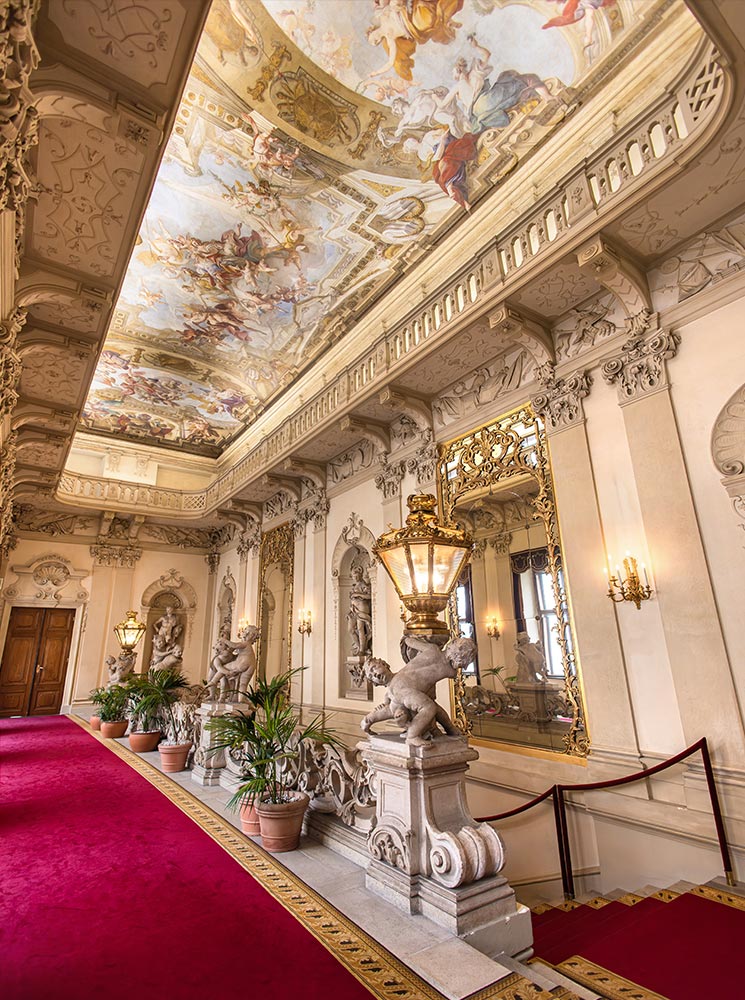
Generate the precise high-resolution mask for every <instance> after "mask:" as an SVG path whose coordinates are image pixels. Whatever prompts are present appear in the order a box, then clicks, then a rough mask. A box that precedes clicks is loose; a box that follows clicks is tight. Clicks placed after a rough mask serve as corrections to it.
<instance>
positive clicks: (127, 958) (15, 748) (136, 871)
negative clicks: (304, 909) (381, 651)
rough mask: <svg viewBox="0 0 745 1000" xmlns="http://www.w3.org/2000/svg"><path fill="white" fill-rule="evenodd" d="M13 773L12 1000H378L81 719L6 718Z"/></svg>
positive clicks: (1, 925) (4, 925) (0, 952)
mask: <svg viewBox="0 0 745 1000" xmlns="http://www.w3.org/2000/svg"><path fill="white" fill-rule="evenodd" d="M0 768H1V770H0V789H2V805H1V806H0V829H1V830H2V856H3V866H2V868H3V874H2V891H1V892H0V896H1V900H2V901H1V903H0V906H1V908H2V909H1V910H0V912H2V916H1V917H0V970H1V971H0V994H1V995H2V997H3V998H4V1000H20V998H23V1000H36V998H45V1000H46V998H52V997H54V998H55V1000H68V998H70V1000H72V998H76V1000H80V998H87V997H92V996H101V997H103V998H105V1000H119V998H125V997H126V998H127V1000H132V997H133V996H134V997H137V998H139V1000H150V998H158V1000H181V998H184V1000H186V998H189V1000H196V998H199V1000H232V998H233V997H235V998H238V997H240V998H246V1000H265V998H266V1000H269V998H271V1000H322V998H323V1000H329V998H333V1000H365V998H367V1000H369V998H370V995H371V993H370V992H368V990H367V989H366V988H365V987H364V986H363V985H362V984H361V983H360V982H358V980H357V979H355V978H354V976H353V975H352V974H351V972H349V971H348V970H347V969H346V968H345V967H344V966H343V965H342V964H341V963H340V962H339V961H337V960H336V959H335V958H334V957H333V956H332V955H331V954H330V953H329V952H328V951H327V950H326V949H325V948H324V947H323V945H322V944H321V943H320V942H319V941H318V940H316V938H315V937H313V935H312V934H311V933H310V932H309V931H307V930H306V929H305V928H304V927H303V926H302V925H301V924H300V923H299V922H298V921H297V920H295V918H294V917H293V916H292V915H291V914H290V913H288V912H287V911H286V910H285V909H284V908H283V907H282V906H281V905H280V903H279V902H278V901H277V900H275V899H274V898H272V896H271V895H270V894H269V893H268V892H267V891H266V890H264V889H263V888H262V886H261V885H260V884H259V883H258V882H257V881H255V880H254V879H253V878H252V877H251V876H250V875H249V874H248V873H247V872H246V871H244V869H243V868H242V867H241V866H240V865H239V864H238V863H237V862H236V861H234V860H233V858H231V857H230V855H228V854H227V853H226V852H225V851H224V850H223V849H222V848H221V847H220V846H218V844H216V843H215V842H214V841H213V840H212V839H211V838H210V837H209V836H208V835H207V834H206V833H205V832H204V831H203V830H201V829H200V828H199V827H198V826H197V825H196V824H195V823H193V822H192V821H191V820H190V819H189V818H188V817H187V816H186V815H184V813H182V812H181V811H180V810H179V809H178V808H177V807H176V806H175V805H174V804H173V803H171V802H169V801H168V800H167V799H166V798H165V796H163V795H162V794H161V793H160V792H159V791H158V790H157V789H155V788H153V787H152V786H151V785H150V784H148V782H147V781H146V780H145V779H144V778H143V777H142V776H141V775H139V774H137V773H136V772H135V771H134V770H133V769H132V768H130V767H129V766H128V765H127V764H126V763H124V762H123V761H121V760H120V759H118V758H117V757H116V756H115V755H114V754H113V753H111V752H110V751H109V750H107V749H106V748H105V747H103V746H101V745H100V744H99V743H98V742H97V740H96V739H94V738H93V737H92V736H90V735H88V734H87V733H86V732H84V731H83V730H81V729H80V728H79V727H78V726H77V725H76V724H75V723H74V722H71V721H70V720H69V719H66V718H63V717H48V718H37V719H10V720H3V721H2V722H0ZM342 943H343V942H342ZM428 992H429V991H428ZM402 995H404V996H407V997H412V996H415V995H416V994H415V993H413V992H412V991H410V990H404V991H402Z"/></svg>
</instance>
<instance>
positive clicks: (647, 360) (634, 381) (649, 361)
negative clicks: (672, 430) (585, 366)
mask: <svg viewBox="0 0 745 1000" xmlns="http://www.w3.org/2000/svg"><path fill="white" fill-rule="evenodd" d="M679 344H680V335H679V334H677V333H672V332H669V331H660V332H659V333H655V334H653V336H651V337H648V338H647V339H644V337H632V338H631V339H630V340H627V341H626V343H625V344H624V345H623V347H622V348H621V354H619V355H618V356H617V357H615V358H611V359H610V360H609V361H606V362H605V363H604V364H603V366H602V369H601V371H602V373H603V378H604V379H605V381H606V382H607V383H608V384H609V385H615V386H616V387H617V389H618V396H619V400H620V401H621V402H622V403H624V402H631V401H632V400H635V399H638V398H639V397H640V396H645V395H648V394H649V393H651V392H656V391H657V390H658V389H665V388H667V386H668V382H667V371H666V368H665V362H666V361H668V360H669V359H670V358H674V357H675V355H676V353H677V350H678V345H679Z"/></svg>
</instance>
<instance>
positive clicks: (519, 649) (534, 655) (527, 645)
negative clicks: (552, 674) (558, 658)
mask: <svg viewBox="0 0 745 1000" xmlns="http://www.w3.org/2000/svg"><path fill="white" fill-rule="evenodd" d="M514 650H515V665H516V667H517V674H516V677H515V680H516V681H517V683H518V684H546V683H548V677H547V676H546V657H545V656H544V653H543V647H542V646H541V644H540V642H531V641H530V636H529V635H528V633H527V632H518V633H517V642H516V643H515V645H514Z"/></svg>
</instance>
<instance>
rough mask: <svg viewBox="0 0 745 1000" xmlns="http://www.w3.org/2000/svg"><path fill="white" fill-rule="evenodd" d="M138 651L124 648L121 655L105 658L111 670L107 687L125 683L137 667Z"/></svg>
mask: <svg viewBox="0 0 745 1000" xmlns="http://www.w3.org/2000/svg"><path fill="white" fill-rule="evenodd" d="M136 659H137V653H135V652H134V651H133V650H129V651H127V650H126V649H123V650H122V651H121V653H120V654H119V656H107V657H106V659H105V660H104V663H105V664H106V667H107V668H108V671H109V679H108V681H107V683H106V687H116V686H117V685H121V684H124V683H125V682H126V681H127V680H128V679H129V676H130V675H131V673H132V671H133V670H134V668H135V660H136Z"/></svg>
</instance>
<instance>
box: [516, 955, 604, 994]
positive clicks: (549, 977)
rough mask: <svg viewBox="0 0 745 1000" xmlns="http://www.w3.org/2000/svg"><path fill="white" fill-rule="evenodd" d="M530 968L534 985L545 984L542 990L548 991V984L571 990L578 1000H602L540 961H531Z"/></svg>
mask: <svg viewBox="0 0 745 1000" xmlns="http://www.w3.org/2000/svg"><path fill="white" fill-rule="evenodd" d="M500 962H501V958H500ZM530 968H531V970H532V973H531V974H532V975H533V976H534V977H535V982H536V985H538V986H540V985H542V983H543V982H545V983H546V984H547V985H545V986H544V987H543V988H544V989H549V988H550V987H549V984H551V985H552V986H563V987H564V989H567V990H571V992H572V995H573V996H578V997H579V998H580V1000H603V998H602V997H601V996H600V994H599V993H594V992H593V991H592V990H588V989H587V987H586V986H581V985H580V984H579V983H575V981H574V980H573V979H569V978H568V977H567V976H565V975H564V973H563V972H559V970H558V969H554V967H553V966H551V965H546V963H545V962H542V961H541V960H540V959H533V960H532V961H531V963H530ZM539 975H540V977H541V981H540V982H539V979H538V976H539Z"/></svg>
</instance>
